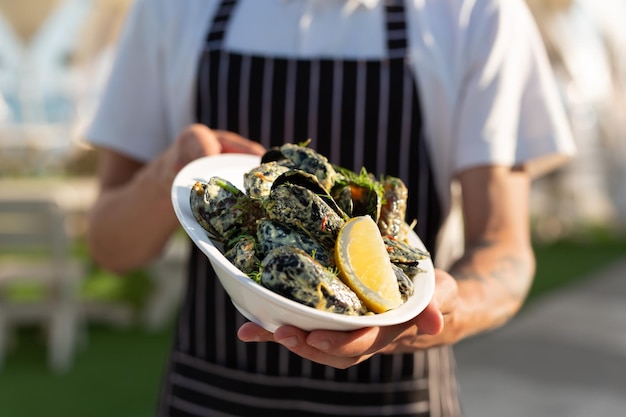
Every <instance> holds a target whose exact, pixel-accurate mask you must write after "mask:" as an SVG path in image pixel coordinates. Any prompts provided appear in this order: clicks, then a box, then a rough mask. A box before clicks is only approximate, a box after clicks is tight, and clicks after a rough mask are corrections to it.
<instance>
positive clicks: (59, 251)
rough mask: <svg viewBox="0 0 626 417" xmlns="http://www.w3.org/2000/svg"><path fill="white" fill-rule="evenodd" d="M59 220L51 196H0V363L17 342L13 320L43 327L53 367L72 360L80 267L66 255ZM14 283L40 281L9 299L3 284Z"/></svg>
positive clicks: (59, 367) (59, 368)
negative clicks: (30, 293) (28, 292)
mask: <svg viewBox="0 0 626 417" xmlns="http://www.w3.org/2000/svg"><path fill="white" fill-rule="evenodd" d="M0 197H1V196H0ZM65 226H66V225H65V215H64V213H63V211H62V210H61V209H60V208H59V206H58V205H57V204H56V203H55V202H53V201H51V200H45V199H42V200H37V199H33V200H19V201H12V200H3V199H2V198H0V367H1V366H2V364H3V362H4V360H5V358H6V355H7V353H8V352H7V350H8V348H9V347H10V346H11V345H13V343H12V342H17V341H16V340H15V339H14V337H13V336H14V335H15V334H14V330H15V329H16V326H18V325H25V324H29V325H33V324H38V325H41V326H42V328H43V329H44V331H45V334H46V340H47V348H48V363H49V366H50V367H51V368H52V369H53V370H54V371H57V372H63V371H66V370H67V369H68V368H69V367H70V365H71V363H72V360H73V357H74V354H75V350H76V348H77V345H78V342H79V338H80V329H81V328H82V320H81V313H80V300H79V292H80V285H79V284H80V281H81V278H82V277H83V272H84V268H83V264H82V262H80V261H77V260H73V259H72V257H71V245H70V243H71V242H70V239H69V237H68V235H67V233H66V227H65ZM19 283H33V284H36V285H37V286H40V287H41V288H42V289H43V290H44V291H43V294H44V296H42V297H38V298H37V299H36V301H26V300H23V301H19V300H15V299H12V297H10V296H9V293H10V291H9V290H10V288H11V286H12V285H13V286H15V285H16V284H19Z"/></svg>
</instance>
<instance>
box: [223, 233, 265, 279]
mask: <svg viewBox="0 0 626 417" xmlns="http://www.w3.org/2000/svg"><path fill="white" fill-rule="evenodd" d="M256 246H257V245H256V240H255V239H254V237H252V236H240V237H239V238H238V239H237V240H236V241H235V242H234V243H232V244H231V246H230V248H229V249H228V250H226V251H225V252H224V257H225V258H226V259H228V260H229V261H230V262H231V263H232V264H233V265H235V266H236V267H237V268H238V269H239V270H240V271H242V272H243V273H244V274H252V273H255V272H257V271H258V270H259V265H260V264H261V260H260V259H259V258H258V257H257V252H256Z"/></svg>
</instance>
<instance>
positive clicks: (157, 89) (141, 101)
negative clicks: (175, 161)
mask: <svg viewBox="0 0 626 417" xmlns="http://www.w3.org/2000/svg"><path fill="white" fill-rule="evenodd" d="M155 5H156V2H151V1H146V0H137V1H136V2H135V3H134V4H133V6H132V8H131V9H130V10H129V13H128V15H127V18H126V22H125V25H124V29H123V30H122V33H121V35H120V38H119V41H118V44H117V47H116V48H117V50H116V54H115V58H114V62H113V65H112V68H111V72H110V74H109V79H108V81H107V83H106V85H105V88H104V91H103V92H102V96H101V99H100V102H99V104H98V107H97V110H96V113H95V115H94V118H93V120H92V122H91V124H90V126H89V128H88V130H87V134H86V140H87V141H88V142H90V143H92V144H94V145H96V146H101V147H106V148H110V149H114V150H116V151H118V152H121V153H123V154H125V155H127V156H129V157H131V158H135V159H137V160H139V161H148V160H150V159H152V158H154V157H155V156H156V155H157V154H159V153H160V152H161V151H162V150H164V149H165V148H166V147H167V146H168V143H169V142H170V140H171V138H169V137H168V129H167V119H166V117H165V103H164V90H163V89H164V83H163V82H162V81H161V75H160V74H161V72H162V71H163V70H164V68H163V65H162V63H161V62H159V34H158V31H159V27H160V24H159V18H158V10H157V9H158V8H157V7H155Z"/></svg>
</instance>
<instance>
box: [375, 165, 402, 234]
mask: <svg viewBox="0 0 626 417" xmlns="http://www.w3.org/2000/svg"><path fill="white" fill-rule="evenodd" d="M381 182H382V184H383V200H384V204H383V205H382V207H381V210H380V217H379V218H378V228H379V229H380V233H381V234H382V235H383V236H393V237H396V238H400V237H402V233H403V225H404V221H405V217H406V205H407V199H408V195H409V192H408V189H407V187H406V185H405V184H404V182H403V181H402V180H401V179H400V178H397V177H392V176H387V177H385V178H383V179H382V181H381Z"/></svg>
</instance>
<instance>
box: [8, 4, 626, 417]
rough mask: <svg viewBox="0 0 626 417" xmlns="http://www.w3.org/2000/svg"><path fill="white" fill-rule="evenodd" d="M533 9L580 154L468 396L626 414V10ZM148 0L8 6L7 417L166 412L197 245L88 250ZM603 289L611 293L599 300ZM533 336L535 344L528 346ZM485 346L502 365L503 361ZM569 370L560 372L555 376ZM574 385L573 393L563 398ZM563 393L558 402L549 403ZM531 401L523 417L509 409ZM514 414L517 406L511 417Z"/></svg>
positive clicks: (549, 185) (561, 174)
mask: <svg viewBox="0 0 626 417" xmlns="http://www.w3.org/2000/svg"><path fill="white" fill-rule="evenodd" d="M527 2H528V4H529V6H530V8H531V11H532V12H533V15H534V16H535V18H536V20H537V23H538V25H539V28H540V30H541V33H542V36H543V37H544V40H545V42H546V46H547V48H548V52H549V57H550V60H551V62H552V65H553V68H554V72H555V75H556V77H557V80H558V84H559V88H560V91H561V97H562V100H563V103H564V104H565V107H566V109H567V112H568V114H569V116H570V120H571V124H572V128H573V131H574V134H575V137H576V141H577V143H578V146H579V149H580V153H579V156H578V157H577V159H576V160H575V161H573V162H572V163H571V164H569V165H568V166H566V167H564V168H562V169H560V170H559V171H557V172H555V173H553V174H551V175H549V176H547V177H545V178H541V179H540V180H538V181H537V182H536V183H535V187H534V190H533V196H532V207H531V209H532V216H533V226H532V227H533V237H534V240H535V249H536V254H537V261H538V271H537V278H536V280H535V283H534V286H533V288H532V290H531V293H530V297H529V300H528V303H527V305H526V307H525V308H524V310H523V311H522V313H521V314H520V315H519V317H517V318H516V319H514V320H513V322H512V323H511V325H510V326H507V327H506V330H503V331H496V332H493V333H492V334H489V335H484V336H479V337H476V338H474V339H471V340H468V341H467V342H463V343H461V344H460V345H459V346H458V349H457V350H458V352H459V367H460V372H461V375H460V378H461V392H462V397H463V398H464V400H466V401H467V405H466V411H467V413H468V417H472V416H478V415H481V416H490V415H493V416H495V415H508V416H517V415H519V416H530V415H532V416H542V415H546V416H548V415H549V416H560V415H563V416H570V417H571V416H575V415H581V416H582V415H584V414H575V413H574V412H573V411H572V409H573V408H575V407H572V404H576V402H575V401H574V400H573V398H575V397H577V396H578V391H576V390H578V389H582V388H585V389H587V391H584V392H587V393H589V392H590V391H589V386H590V385H594V386H595V387H596V389H597V390H600V393H598V392H595V391H594V393H595V394H597V396H596V398H598V403H597V405H594V407H596V408H593V409H589V408H587V409H585V410H584V411H585V412H589V411H590V410H592V411H594V412H596V415H618V414H615V413H614V414H609V413H608V411H607V410H609V408H602V407H613V406H615V407H617V405H619V406H620V407H622V408H620V410H621V412H623V409H624V408H623V406H625V405H624V403H623V402H621V403H619V401H620V400H619V399H616V398H617V397H621V396H622V395H623V392H626V384H625V380H624V378H626V377H624V376H623V372H621V374H619V375H616V374H615V373H614V372H613V371H611V370H612V369H621V370H623V369H626V310H625V309H624V307H623V306H626V299H625V298H626V290H625V287H626V284H620V282H623V281H626V265H625V264H626V181H625V180H624V179H625V178H626V162H624V161H625V158H626V140H625V137H624V136H625V135H626V125H625V124H626V114H625V112H626V103H625V93H626V85H625V83H626V25H624V24H623V22H624V21H626V1H624V0H527ZM131 3H132V0H0V415H1V416H3V417H32V416H39V415H54V416H56V415H63V416H65V417H74V416H76V417H79V416H80V417H84V416H89V417H99V416H102V417H104V416H106V417H111V416H120V417H126V416H128V417H130V416H133V417H143V416H151V415H152V413H153V409H154V405H155V401H156V395H157V392H158V386H159V381H160V376H161V372H162V370H163V366H164V362H165V358H166V353H167V350H168V347H169V343H170V335H171V330H172V323H173V320H174V318H175V310H176V307H177V305H178V300H179V297H180V294H181V291H182V289H183V277H182V274H181V271H182V269H183V268H182V266H183V262H184V259H185V256H186V252H187V250H188V246H187V242H186V240H185V239H184V237H183V236H182V235H180V236H178V237H176V238H174V239H173V240H172V242H171V244H170V246H169V248H168V250H167V251H166V253H165V255H164V257H163V259H161V260H159V261H158V262H156V263H155V264H154V265H150V266H149V267H147V268H145V269H144V270H141V271H137V272H135V273H133V274H130V275H128V276H123V277H120V276H115V275H112V274H109V273H106V272H104V271H102V270H100V269H99V268H98V267H97V266H96V265H94V264H93V263H92V262H91V261H90V259H89V256H88V254H87V253H86V250H85V245H84V242H83V238H84V234H85V214H86V211H87V210H88V208H89V206H90V204H91V202H92V201H93V199H94V198H95V193H96V187H95V182H94V170H95V164H94V161H95V158H94V154H93V150H92V149H90V148H89V147H87V146H85V145H84V144H83V143H82V142H81V138H82V135H83V132H84V128H85V126H86V125H87V124H88V123H89V120H90V117H91V114H92V112H93V110H94V107H95V106H96V105H97V102H98V97H99V95H100V92H101V88H102V85H103V81H104V80H105V79H106V76H107V74H108V70H109V65H110V64H111V57H112V53H113V52H114V50H115V46H116V39H117V37H118V34H119V29H120V25H121V24H122V22H123V20H124V17H125V14H126V12H127V10H128V8H129V6H130V4H131ZM622 266H624V267H623V268H622ZM620 268H621V269H620ZM607 271H610V273H609V272H607ZM616 279H619V281H615V280H616ZM592 285H596V286H601V287H602V288H611V290H610V291H608V292H607V291H605V292H601V293H599V292H598V291H596V290H595V288H596V287H590V286H592ZM617 296H619V297H620V298H618V299H616V297H617ZM550 308H552V310H550ZM583 308H584V309H585V310H584V311H581V310H582V309H583ZM572 312H574V313H572ZM598 315H602V316H601V317H598ZM597 319H601V320H603V321H602V323H603V325H601V326H598V323H597ZM585 320H589V321H591V322H590V323H587V322H585ZM572 321H575V322H574V323H572ZM540 326H541V327H540ZM546 326H547V327H546ZM550 326H552V327H550ZM603 326H604V330H606V332H604V333H609V336H610V337H609V338H608V339H607V341H603V342H602V343H600V344H602V346H603V350H598V351H594V350H593V349H597V346H598V344H599V342H598V339H599V338H601V337H604V335H603V334H599V333H598V334H595V333H594V334H593V335H588V334H586V333H584V332H585V331H586V330H585V329H587V331H588V329H589V328H595V329H602V327H603ZM607 326H608V327H607ZM611 326H613V327H611ZM557 329H558V331H556V330H557ZM598 331H599V330H598ZM559 332H568V333H567V334H566V335H565V336H562V337H561V336H558V337H559V338H561V339H562V338H565V339H567V341H568V342H567V346H568V348H567V349H566V350H565V351H566V352H570V355H569V356H568V355H564V354H563V352H564V351H563V350H559V349H557V348H556V347H555V346H556V343H555V341H554V340H553V339H550V340H547V341H545V337H546V334H549V335H552V337H557V336H554V335H555V334H560V333H559ZM581 332H582V333H581ZM542 337H543V338H544V339H542ZM589 338H592V339H595V342H596V343H595V345H594V346H595V347H593V349H592V347H591V345H590V344H588V343H587V344H586V345H585V346H584V349H585V350H580V351H576V354H575V355H574V356H572V355H571V352H572V350H571V349H573V347H574V346H576V343H578V342H579V341H581V340H583V339H589ZM530 339H532V341H533V344H532V345H524V341H528V340H530ZM561 339H559V340H561ZM542 340H544V344H543V345H542ZM604 344H606V349H605V347H604ZM485 346H489V347H490V348H491V349H494V352H496V353H497V352H499V353H500V355H501V356H502V357H500V356H498V355H497V354H494V355H491V356H490V355H489V354H486V351H485ZM547 346H551V347H552V351H549V350H548V349H547V348H546V347H547ZM581 349H582V348H581ZM547 352H548V353H550V352H552V353H551V355H552V356H546V354H547ZM606 352H610V353H611V355H612V356H610V364H608V363H602V364H597V363H596V362H593V361H590V363H589V366H590V367H589V369H588V368H585V369H583V370H579V371H577V372H575V373H573V374H572V373H571V372H572V371H571V369H574V368H577V367H578V366H579V364H580V363H581V362H585V361H587V360H589V358H590V357H603V355H604V354H605V353H606ZM520 355H521V356H520ZM514 358H516V359H514ZM490 359H491V361H490ZM540 360H548V361H550V362H551V363H552V364H553V366H552V367H545V366H543V365H542V364H541V362H540ZM519 361H522V362H519ZM523 361H527V362H523ZM555 361H556V362H555ZM558 361H563V362H562V364H561V366H560V367H559V366H554V364H555V363H558ZM568 361H573V362H568ZM511 363H517V364H518V365H517V368H515V367H513V368H511V367H510V364H511ZM520 363H522V365H520ZM620 366H621V368H620ZM529 367H531V368H529ZM533 367H534V368H533ZM599 367H601V368H599ZM520 368H523V369H525V370H526V372H520ZM535 368H536V369H537V371H536V372H529V371H528V370H529V369H535ZM587 369H588V371H587ZM607 372H608V374H606V373H607ZM546 373H550V378H547V377H546ZM589 375H593V378H592V379H589V378H590V376H589ZM574 379H576V380H579V383H573V382H572V380H574ZM565 380H568V381H569V385H570V388H572V391H566V392H565V393H563V389H564V388H563V387H564V386H565V385H568V384H564V381H565ZM507 386H508V387H509V389H507V388H506V387H507ZM556 386H558V387H559V389H560V391H559V394H558V395H556V394H555V395H552V397H551V398H553V399H554V400H553V401H552V400H550V399H543V400H542V398H544V397H543V396H545V395H547V394H546V393H547V392H552V391H549V389H548V388H555V387H556ZM544 388H546V389H544ZM607 392H608V394H607ZM620 393H621V394H620ZM595 394H594V395H595ZM605 394H606V395H609V401H608V403H607V396H606V395H605ZM494 397H497V398H499V400H496V401H494ZM600 400H602V404H605V405H604V406H602V405H600ZM515 401H517V402H518V403H519V405H520V409H519V410H518V411H517V414H516V412H514V411H512V409H511V408H510V407H512V406H511V404H512V402H513V404H515ZM542 401H543V402H542ZM611 401H614V402H613V403H612V402H611ZM622 401H623V400H622ZM500 403H502V404H500ZM503 404H508V405H507V406H506V407H509V408H506V410H507V411H506V413H504V412H503V410H504V408H498V407H504V405H503ZM532 404H534V407H539V408H535V409H533V408H532V406H531V405H532ZM564 404H569V406H566V405H564ZM587 404H589V402H588V400H587ZM593 404H595V403H593ZM606 404H609V405H608V406H607V405H606ZM529 407H531V408H529ZM616 409H618V408H616ZM529 410H534V411H533V412H530V411H529ZM545 410H551V411H550V412H549V413H547V412H546V411H545ZM605 411H606V413H604V412H605ZM544 412H546V413H545V414H543V413H544ZM586 415H589V414H586Z"/></svg>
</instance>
